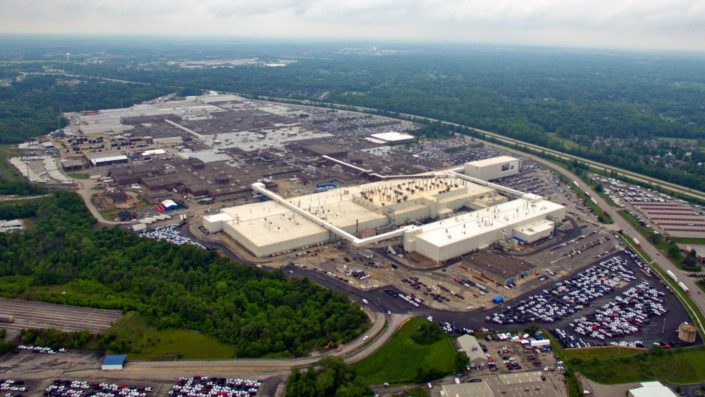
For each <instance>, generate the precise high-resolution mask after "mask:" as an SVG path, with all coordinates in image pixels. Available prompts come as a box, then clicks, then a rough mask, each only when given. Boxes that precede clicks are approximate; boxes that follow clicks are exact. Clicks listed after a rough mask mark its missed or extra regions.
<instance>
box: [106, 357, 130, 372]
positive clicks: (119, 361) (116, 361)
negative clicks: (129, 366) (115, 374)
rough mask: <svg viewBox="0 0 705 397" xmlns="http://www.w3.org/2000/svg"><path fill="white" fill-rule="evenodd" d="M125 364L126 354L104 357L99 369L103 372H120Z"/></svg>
mask: <svg viewBox="0 0 705 397" xmlns="http://www.w3.org/2000/svg"><path fill="white" fill-rule="evenodd" d="M126 362H127V355H126V354H114V355H108V356H105V358H104V359H103V363H102V364H101V366H100V369H101V370H103V371H115V370H121V369H123V368H124V367H125V363H126Z"/></svg>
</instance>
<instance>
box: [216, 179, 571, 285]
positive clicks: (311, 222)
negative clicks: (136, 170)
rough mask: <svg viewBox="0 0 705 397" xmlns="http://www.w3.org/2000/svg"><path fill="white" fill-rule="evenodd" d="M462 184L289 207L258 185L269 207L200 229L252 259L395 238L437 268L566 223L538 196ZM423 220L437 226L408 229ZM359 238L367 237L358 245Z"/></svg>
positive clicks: (403, 184) (407, 184)
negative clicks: (344, 242) (239, 247)
mask: <svg viewBox="0 0 705 397" xmlns="http://www.w3.org/2000/svg"><path fill="white" fill-rule="evenodd" d="M463 178H464V176H461V177H458V176H457V175H456V174H452V173H437V174H435V175H427V176H424V177H418V178H405V179H394V180H387V181H381V182H374V183H369V184H364V185H359V186H350V187H344V188H338V189H331V190H326V191H323V192H319V193H315V194H310V195H306V196H300V197H295V198H289V199H284V198H282V197H280V196H278V195H276V194H274V193H272V192H270V191H268V190H267V189H266V188H265V187H264V185H261V186H258V187H256V189H257V191H258V192H259V193H261V194H264V195H267V196H269V198H271V199H272V200H271V201H266V202H261V203H254V204H246V205H241V206H237V207H230V208H224V209H223V210H222V211H221V213H220V214H215V215H208V216H205V217H204V220H203V224H204V228H205V229H206V230H208V231H209V232H210V233H216V232H220V231H223V232H225V233H226V234H227V235H228V236H230V237H231V238H232V239H234V240H235V241H237V242H238V243H240V244H241V245H242V246H244V247H245V248H247V249H248V250H249V251H250V252H251V253H253V254H254V255H255V256H257V257H264V256H270V255H274V254H278V253H283V252H286V251H289V250H294V249H298V248H303V247H308V246H313V245H316V244H320V243H326V242H329V241H332V240H335V239H337V238H342V239H344V240H347V241H349V242H351V243H352V244H353V245H354V246H356V247H361V246H363V245H366V244H368V243H371V242H378V241H382V240H384V239H389V238H398V237H401V241H402V243H403V246H404V249H405V250H406V251H407V252H417V253H419V254H421V255H423V256H425V257H427V258H429V259H432V260H434V261H437V262H443V261H446V260H448V259H451V258H455V257H458V256H461V255H464V254H466V253H468V252H471V251H473V250H476V249H479V248H483V247H486V246H489V245H490V244H493V243H495V242H497V241H504V240H507V239H513V238H516V239H520V240H522V241H525V242H532V241H536V240H538V239H540V238H542V237H545V236H547V235H550V233H552V232H553V228H554V222H555V221H558V220H562V219H563V218H564V216H565V207H563V206H561V205H559V204H555V203H552V202H550V201H547V200H544V199H543V198H541V197H539V196H536V195H531V194H525V195H523V196H521V197H520V198H517V199H514V200H511V201H508V197H507V195H503V194H499V192H498V190H497V189H496V188H499V187H498V186H494V185H492V184H483V183H484V182H483V183H475V182H471V181H468V180H465V179H463ZM255 185H257V184H255ZM255 185H253V188H255ZM517 193H518V194H521V193H520V192H517ZM515 195H516V194H515ZM468 211H469V212H468ZM428 219H436V220H437V221H435V222H432V223H427V224H425V225H422V226H415V225H413V226H412V225H409V224H410V223H414V222H419V221H425V220H428ZM402 225H408V226H403V227H402V228H397V229H396V230H394V232H387V233H385V235H384V236H381V237H380V236H377V235H376V233H369V232H370V231H371V230H379V229H380V228H385V229H386V230H389V229H390V228H391V229H394V227H395V226H397V227H398V226H402ZM363 235H365V236H370V237H369V238H366V239H361V236H363ZM514 276H515V275H514V274H512V275H511V276H510V277H514Z"/></svg>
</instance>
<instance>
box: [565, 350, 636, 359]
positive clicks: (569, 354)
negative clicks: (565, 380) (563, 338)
mask: <svg viewBox="0 0 705 397" xmlns="http://www.w3.org/2000/svg"><path fill="white" fill-rule="evenodd" d="M644 351H645V350H643V349H632V348H628V347H591V348H587V349H585V348H581V349H564V350H563V353H564V356H565V358H566V359H568V360H571V359H574V358H579V359H581V360H593V359H598V360H604V359H607V358H622V357H633V356H636V355H639V354H643V353H644Z"/></svg>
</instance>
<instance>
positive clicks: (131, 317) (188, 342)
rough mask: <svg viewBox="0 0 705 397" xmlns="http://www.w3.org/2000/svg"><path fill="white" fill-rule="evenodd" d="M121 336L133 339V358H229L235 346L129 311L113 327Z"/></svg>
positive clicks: (232, 355) (111, 331)
mask: <svg viewBox="0 0 705 397" xmlns="http://www.w3.org/2000/svg"><path fill="white" fill-rule="evenodd" d="M110 333H111V334H115V335H116V336H117V337H118V339H123V340H130V341H132V344H131V345H132V350H131V351H130V352H128V353H127V354H129V357H130V359H131V360H173V359H187V360H188V359H191V360H200V359H230V358H234V357H235V347H234V346H232V345H228V344H226V343H222V342H220V341H218V339H216V338H214V337H211V336H207V335H203V334H201V333H199V332H196V331H187V330H173V329H167V330H159V329H157V328H154V327H150V326H149V325H147V323H146V322H145V321H144V319H143V318H142V317H140V316H139V315H138V314H137V313H134V312H130V313H128V314H127V315H125V316H124V317H123V318H122V319H120V320H119V321H118V322H117V323H116V324H115V325H114V326H113V328H112V329H111V330H110Z"/></svg>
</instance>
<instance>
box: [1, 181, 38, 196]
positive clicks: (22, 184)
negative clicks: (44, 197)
mask: <svg viewBox="0 0 705 397" xmlns="http://www.w3.org/2000/svg"><path fill="white" fill-rule="evenodd" d="M42 193H44V189H42V188H41V187H39V186H38V185H35V184H33V183H29V182H27V181H26V180H24V179H22V180H16V181H8V180H5V179H2V178H1V177H0V194H17V195H21V196H28V195H33V194H42Z"/></svg>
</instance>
